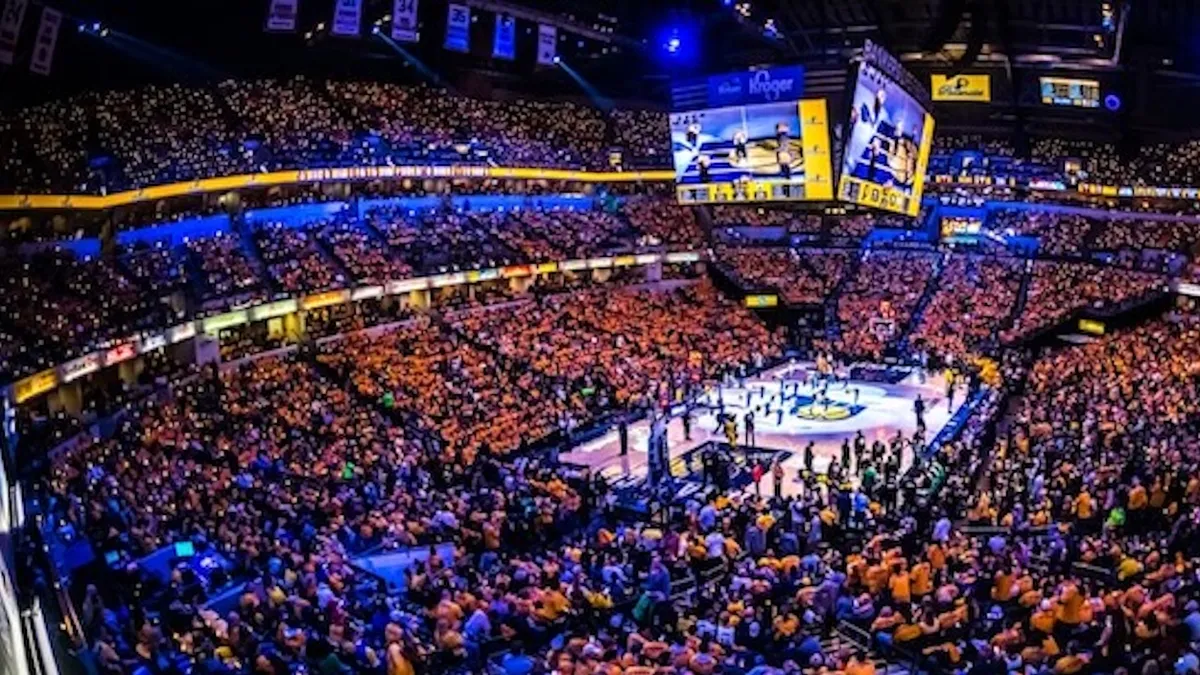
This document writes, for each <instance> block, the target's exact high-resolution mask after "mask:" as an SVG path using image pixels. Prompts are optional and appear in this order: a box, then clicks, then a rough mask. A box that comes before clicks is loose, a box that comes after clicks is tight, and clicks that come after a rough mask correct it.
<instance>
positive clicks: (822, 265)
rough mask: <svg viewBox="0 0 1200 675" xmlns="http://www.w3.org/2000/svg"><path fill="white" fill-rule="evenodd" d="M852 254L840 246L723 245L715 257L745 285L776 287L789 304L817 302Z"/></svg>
mask: <svg viewBox="0 0 1200 675" xmlns="http://www.w3.org/2000/svg"><path fill="white" fill-rule="evenodd" d="M854 254H855V252H854V251H846V250H840V249H808V248H804V249H778V248H726V249H723V250H721V251H720V254H719V255H718V260H719V261H720V262H721V263H724V264H727V265H729V267H730V272H731V273H732V275H733V277H734V278H735V279H737V280H738V281H739V282H741V283H742V284H743V285H745V286H747V287H748V288H751V289H753V288H756V287H762V286H765V287H767V288H769V289H775V290H778V291H779V293H780V296H781V297H782V299H783V301H784V302H786V303H787V304H789V305H817V304H822V303H824V302H825V301H826V300H828V299H829V296H830V294H832V293H833V291H834V289H836V288H837V286H838V284H839V283H841V280H842V277H843V276H844V275H845V272H846V270H847V269H848V267H849V263H850V259H851V257H852V256H853V255H854Z"/></svg>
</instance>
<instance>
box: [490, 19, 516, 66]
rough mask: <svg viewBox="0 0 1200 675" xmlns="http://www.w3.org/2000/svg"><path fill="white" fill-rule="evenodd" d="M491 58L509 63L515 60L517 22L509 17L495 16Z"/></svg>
mask: <svg viewBox="0 0 1200 675" xmlns="http://www.w3.org/2000/svg"><path fill="white" fill-rule="evenodd" d="M492 56H494V57H496V58H498V59H508V60H509V61H512V60H513V59H515V58H517V20H516V19H514V18H512V17H511V16H505V15H503V14H497V15H496V39H495V41H494V42H493V43H492Z"/></svg>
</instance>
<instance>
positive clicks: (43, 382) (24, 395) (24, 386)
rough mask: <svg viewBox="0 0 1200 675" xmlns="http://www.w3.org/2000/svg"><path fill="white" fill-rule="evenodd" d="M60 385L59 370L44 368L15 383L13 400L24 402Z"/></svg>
mask: <svg viewBox="0 0 1200 675" xmlns="http://www.w3.org/2000/svg"><path fill="white" fill-rule="evenodd" d="M57 386H58V371H57V370H55V369H54V368H50V369H47V370H43V371H42V372H40V373H36V374H34V375H30V376H29V377H27V378H25V379H23V380H17V383H16V384H14V385H13V400H15V401H16V402H17V403H24V402H25V401H28V400H29V399H31V398H33V397H34V396H40V395H42V394H44V393H46V392H48V391H50V390H52V389H54V388H55V387H57Z"/></svg>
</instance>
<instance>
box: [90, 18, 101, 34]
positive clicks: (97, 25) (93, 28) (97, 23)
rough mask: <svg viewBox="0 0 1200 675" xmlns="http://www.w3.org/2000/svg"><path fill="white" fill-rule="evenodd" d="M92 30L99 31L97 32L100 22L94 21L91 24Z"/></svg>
mask: <svg viewBox="0 0 1200 675" xmlns="http://www.w3.org/2000/svg"><path fill="white" fill-rule="evenodd" d="M92 32H93V33H99V32H100V22H99V21H97V22H95V23H93V24H92Z"/></svg>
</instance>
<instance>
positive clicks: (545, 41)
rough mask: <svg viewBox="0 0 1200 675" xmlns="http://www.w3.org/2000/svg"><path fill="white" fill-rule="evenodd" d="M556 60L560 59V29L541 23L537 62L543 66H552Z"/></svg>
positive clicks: (539, 26) (539, 25)
mask: <svg viewBox="0 0 1200 675" xmlns="http://www.w3.org/2000/svg"><path fill="white" fill-rule="evenodd" d="M556 58H558V29H557V28H555V27H554V26H547V25H546V24H544V23H540V24H538V52H537V62H538V64H540V65H543V66H552V65H554V60H555V59H556Z"/></svg>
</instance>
